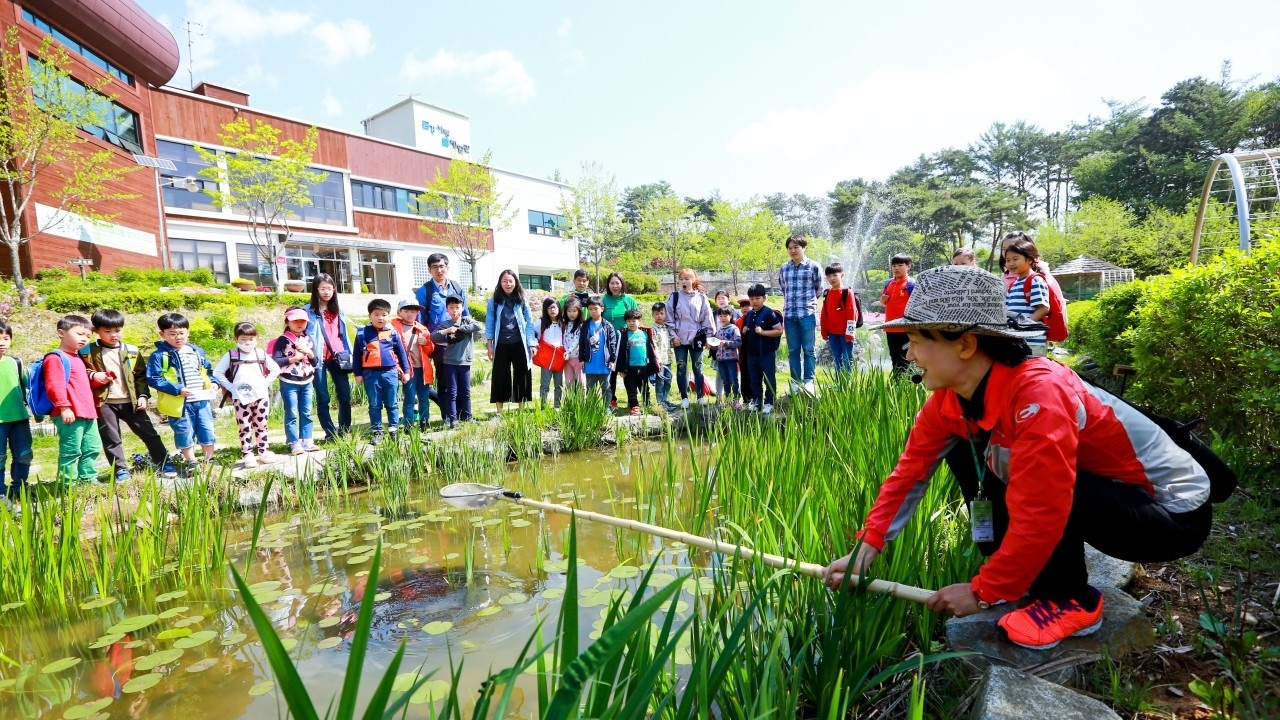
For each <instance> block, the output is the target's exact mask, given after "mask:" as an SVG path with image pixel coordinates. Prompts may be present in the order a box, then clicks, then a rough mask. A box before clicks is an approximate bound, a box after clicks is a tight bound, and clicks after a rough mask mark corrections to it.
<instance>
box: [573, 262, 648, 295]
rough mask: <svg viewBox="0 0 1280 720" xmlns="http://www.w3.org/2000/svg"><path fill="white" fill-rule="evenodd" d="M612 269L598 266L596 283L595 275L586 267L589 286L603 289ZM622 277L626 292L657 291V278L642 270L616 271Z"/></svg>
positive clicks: (636, 293)
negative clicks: (598, 275)
mask: <svg viewBox="0 0 1280 720" xmlns="http://www.w3.org/2000/svg"><path fill="white" fill-rule="evenodd" d="M613 272H614V271H613V270H612V269H606V268H600V278H599V279H600V283H599V284H598V285H597V284H596V275H595V273H594V272H592V270H591V269H590V268H587V277H589V278H590V282H591V287H592V288H596V287H599V288H600V291H601V292H604V289H605V280H607V279H608V278H609V275H610V274H611V273H613ZM618 274H619V275H621V276H622V279H623V280H625V281H626V283H627V292H628V293H629V294H631V295H640V294H644V293H654V292H657V291H658V278H656V277H654V276H653V275H649V274H646V273H642V272H635V271H631V270H626V271H621V270H620V271H618Z"/></svg>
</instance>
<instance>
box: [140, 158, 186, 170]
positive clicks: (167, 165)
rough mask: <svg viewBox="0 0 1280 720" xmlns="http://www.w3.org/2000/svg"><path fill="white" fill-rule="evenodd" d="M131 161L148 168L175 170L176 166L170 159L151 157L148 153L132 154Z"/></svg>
mask: <svg viewBox="0 0 1280 720" xmlns="http://www.w3.org/2000/svg"><path fill="white" fill-rule="evenodd" d="M133 161H134V162H136V163H138V164H139V165H143V166H145V167H150V168H160V169H161V170H177V169H178V166H177V165H174V164H173V161H172V160H166V159H164V158H156V157H151V156H150V155H136V154H135V155H134V156H133Z"/></svg>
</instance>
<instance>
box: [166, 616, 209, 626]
mask: <svg viewBox="0 0 1280 720" xmlns="http://www.w3.org/2000/svg"><path fill="white" fill-rule="evenodd" d="M202 622H204V616H203V615H192V616H191V617H184V618H182V619H181V620H178V621H177V622H175V623H174V624H173V625H174V627H180V628H184V627H189V626H191V625H196V624H198V623H202Z"/></svg>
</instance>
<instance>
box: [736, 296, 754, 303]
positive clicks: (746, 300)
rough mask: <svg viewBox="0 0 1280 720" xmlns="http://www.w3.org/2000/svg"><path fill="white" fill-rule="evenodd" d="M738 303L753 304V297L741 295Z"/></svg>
mask: <svg viewBox="0 0 1280 720" xmlns="http://www.w3.org/2000/svg"><path fill="white" fill-rule="evenodd" d="M738 304H739V305H750V304H751V298H749V297H747V296H746V295H740V296H738Z"/></svg>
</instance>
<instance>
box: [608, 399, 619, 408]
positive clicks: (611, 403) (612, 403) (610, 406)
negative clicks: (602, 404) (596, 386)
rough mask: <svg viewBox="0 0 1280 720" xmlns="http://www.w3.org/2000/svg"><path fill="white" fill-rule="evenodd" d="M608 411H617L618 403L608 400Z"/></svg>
mask: <svg viewBox="0 0 1280 720" xmlns="http://www.w3.org/2000/svg"><path fill="white" fill-rule="evenodd" d="M609 409H610V410H617V409H618V401H617V400H610V401H609Z"/></svg>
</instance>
